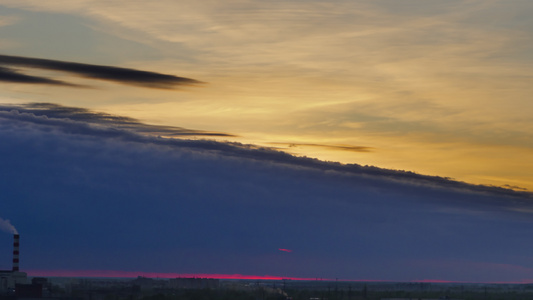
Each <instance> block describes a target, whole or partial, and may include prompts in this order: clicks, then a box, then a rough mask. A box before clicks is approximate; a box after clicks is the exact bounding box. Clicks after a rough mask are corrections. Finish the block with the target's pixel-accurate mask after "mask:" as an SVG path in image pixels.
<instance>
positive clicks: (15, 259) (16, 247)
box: [13, 234, 20, 272]
mask: <svg viewBox="0 0 533 300" xmlns="http://www.w3.org/2000/svg"><path fill="white" fill-rule="evenodd" d="M19 240H20V235H18V234H14V235H13V272H18V271H19Z"/></svg>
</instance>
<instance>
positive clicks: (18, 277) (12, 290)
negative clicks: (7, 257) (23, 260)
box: [0, 234, 28, 295]
mask: <svg viewBox="0 0 533 300" xmlns="http://www.w3.org/2000/svg"><path fill="white" fill-rule="evenodd" d="M19 245H20V235H18V234H14V235H13V268H12V269H11V270H0V295H16V294H17V287H18V290H19V291H18V292H24V291H23V290H24V286H25V285H27V284H28V275H27V274H26V273H24V272H20V269H19V261H20V257H19V255H20V252H19V249H20V246H19Z"/></svg>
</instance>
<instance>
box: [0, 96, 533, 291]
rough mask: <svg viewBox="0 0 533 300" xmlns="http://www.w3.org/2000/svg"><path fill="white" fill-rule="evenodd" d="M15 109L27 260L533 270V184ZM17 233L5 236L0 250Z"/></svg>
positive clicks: (435, 275)
mask: <svg viewBox="0 0 533 300" xmlns="http://www.w3.org/2000/svg"><path fill="white" fill-rule="evenodd" d="M39 107H40V108H39ZM12 108H13V107H10V108H9V109H8V108H7V107H3V108H2V109H0V140H1V144H0V169H1V170H2V171H1V172H0V176H1V178H0V190H1V191H2V196H1V197H2V201H1V202H0V212H1V214H2V216H0V217H3V218H6V219H10V220H11V222H12V223H13V224H14V225H15V226H16V227H17V229H18V231H19V232H20V234H21V237H22V245H23V246H22V255H21V257H22V262H21V267H22V268H23V269H26V270H27V269H52V270H53V269H67V270H80V269H82V270H86V269H92V270H124V271H145V272H174V273H230V274H232V273H240V274H254V275H265V274H269V275H279V276H287V277H289V276H292V277H324V278H341V279H381V280H417V279H441V280H461V281H518V280H523V279H528V278H532V277H531V275H533V260H532V259H531V254H530V252H531V251H530V249H531V246H532V242H531V236H532V234H533V221H532V218H531V212H532V211H533V206H532V204H531V200H532V196H531V194H530V193H526V192H514V191H511V190H506V189H501V188H492V187H483V186H473V185H468V184H465V183H460V182H455V181H450V180H446V179H444V178H439V177H430V176H423V175H418V174H414V173H409V172H402V171H393V170H385V169H379V168H375V167H363V166H358V165H341V164H336V163H330V162H322V161H318V160H314V159H309V158H297V157H293V156H290V155H288V154H286V153H282V152H277V151H274V150H269V149H256V148H255V147H253V146H247V145H241V144H232V143H219V142H214V141H198V140H179V139H164V138H157V137H151V136H146V135H143V134H139V133H138V132H137V129H139V130H140V131H141V132H142V131H143V130H144V125H142V124H139V126H138V128H137V126H136V124H133V125H131V126H129V127H127V128H120V126H118V127H117V124H118V125H120V124H123V123H124V122H126V123H127V122H129V120H130V119H128V118H125V119H120V118H118V117H112V116H108V118H107V119H106V118H105V117H102V116H99V117H98V114H96V116H95V115H91V114H90V113H89V115H88V116H86V117H82V116H80V115H77V113H73V114H69V113H68V112H67V111H68V110H69V108H64V109H63V111H62V112H61V113H58V110H61V109H62V107H59V106H53V105H50V104H46V105H40V106H39V105H29V106H26V107H18V110H12ZM38 108H39V109H38ZM45 108H48V109H49V111H50V112H49V113H48V115H47V113H46V109H45ZM70 109H72V110H73V111H74V112H78V110H77V109H73V108H70ZM30 111H32V112H30ZM82 111H83V110H82ZM76 115H77V117H76ZM82 115H83V114H82ZM105 116H107V115H105ZM113 118H118V119H113ZM133 123H135V122H133ZM10 247H11V236H9V234H7V233H6V234H2V235H0V251H2V253H4V254H5V256H4V255H2V256H0V257H8V258H9V253H10V250H11V249H10ZM278 249H291V250H292V252H291V253H287V252H283V251H279V250H278ZM9 264H10V260H9V259H5V260H4V261H2V262H0V269H1V268H5V269H8V268H9Z"/></svg>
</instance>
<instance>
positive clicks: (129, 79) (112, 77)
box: [0, 55, 201, 89]
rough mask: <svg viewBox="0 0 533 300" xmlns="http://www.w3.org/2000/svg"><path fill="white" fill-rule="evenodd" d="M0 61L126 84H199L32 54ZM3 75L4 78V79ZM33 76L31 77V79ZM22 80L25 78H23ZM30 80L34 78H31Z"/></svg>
mask: <svg viewBox="0 0 533 300" xmlns="http://www.w3.org/2000/svg"><path fill="white" fill-rule="evenodd" d="M0 65H8V66H18V67H27V68H37V69H45V70H53V71H62V72H68V73H71V74H74V75H76V76H80V77H85V78H90V79H99V80H106V81H112V82H117V83H121V84H128V85H134V86H140V87H148V88H157V89H175V88H177V87H179V86H189V85H196V84H200V83H201V82H200V81H198V80H195V79H190V78H185V77H178V76H174V75H168V74H161V73H156V72H149V71H143V70H136V69H129V68H120V67H113V66H102V65H91V64H83V63H76V62H66V61H59V60H51V59H41V58H31V57H22V56H9V55H0ZM2 71H3V73H5V74H6V75H3V76H1V75H0V76H1V77H0V80H3V81H10V82H13V81H15V80H19V81H18V82H21V81H22V82H26V83H40V84H55V85H57V84H61V85H68V86H76V85H71V84H68V83H64V82H61V81H57V80H53V79H48V78H41V77H34V76H30V75H22V74H18V73H14V72H13V71H11V72H10V70H9V69H7V70H6V69H4V70H2ZM4 78H5V79H4ZM32 78H33V79H32ZM23 80H25V81H23ZM32 80H33V81H32Z"/></svg>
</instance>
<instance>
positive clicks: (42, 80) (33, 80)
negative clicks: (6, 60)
mask: <svg viewBox="0 0 533 300" xmlns="http://www.w3.org/2000/svg"><path fill="white" fill-rule="evenodd" d="M0 81H5V82H14V83H30V84H49V85H62V86H70V87H82V86H80V85H77V84H71V83H67V82H64V81H61V80H55V79H50V78H46V77H39V76H31V75H26V74H22V73H19V72H17V71H16V70H13V69H10V68H5V67H0Z"/></svg>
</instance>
